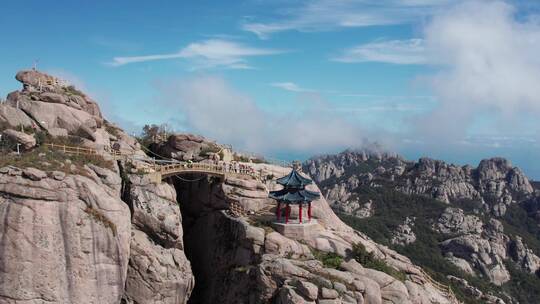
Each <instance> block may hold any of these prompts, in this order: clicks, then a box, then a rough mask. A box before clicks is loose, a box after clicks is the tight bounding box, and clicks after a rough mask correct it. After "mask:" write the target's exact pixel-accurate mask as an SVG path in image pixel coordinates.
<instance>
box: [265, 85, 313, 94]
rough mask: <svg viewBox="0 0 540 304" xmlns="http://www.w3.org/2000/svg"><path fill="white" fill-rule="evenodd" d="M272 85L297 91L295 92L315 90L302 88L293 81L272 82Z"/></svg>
mask: <svg viewBox="0 0 540 304" xmlns="http://www.w3.org/2000/svg"><path fill="white" fill-rule="evenodd" d="M270 85H271V86H273V87H276V88H280V89H283V90H285V91H290V92H297V93H306V92H315V90H311V89H306V88H302V87H300V86H299V85H297V84H296V83H294V82H274V83H271V84H270Z"/></svg>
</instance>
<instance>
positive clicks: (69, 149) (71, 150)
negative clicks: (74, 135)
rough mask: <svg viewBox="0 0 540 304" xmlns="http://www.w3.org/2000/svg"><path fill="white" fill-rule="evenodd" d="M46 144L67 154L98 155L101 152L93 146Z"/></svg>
mask: <svg viewBox="0 0 540 304" xmlns="http://www.w3.org/2000/svg"><path fill="white" fill-rule="evenodd" d="M45 146H47V147H49V148H51V149H53V150H57V151H62V152H64V153H67V154H75V155H98V154H99V153H98V151H97V150H96V149H91V148H84V147H74V146H66V145H59V144H45Z"/></svg>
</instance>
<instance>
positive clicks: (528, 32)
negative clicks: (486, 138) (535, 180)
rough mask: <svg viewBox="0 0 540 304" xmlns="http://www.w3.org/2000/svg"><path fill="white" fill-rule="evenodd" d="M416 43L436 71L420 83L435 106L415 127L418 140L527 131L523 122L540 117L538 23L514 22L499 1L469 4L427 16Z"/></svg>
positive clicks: (532, 20)
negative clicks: (485, 128) (487, 129)
mask: <svg viewBox="0 0 540 304" xmlns="http://www.w3.org/2000/svg"><path fill="white" fill-rule="evenodd" d="M424 39H425V47H426V58H427V60H428V61H430V62H432V63H433V64H435V65H437V66H438V67H439V70H438V72H437V73H436V74H435V75H429V76H428V77H426V78H425V81H427V82H428V84H429V85H430V86H431V88H432V89H433V91H434V93H435V95H436V96H437V99H438V101H439V103H440V104H439V106H438V107H437V108H436V109H435V110H434V111H433V112H431V113H429V114H428V115H427V116H426V117H422V118H421V119H419V121H418V122H417V131H418V132H419V133H420V134H421V135H426V136H427V137H428V138H431V139H434V140H436V139H439V140H440V139H446V140H447V139H449V138H450V139H457V138H462V137H464V136H466V135H467V133H468V132H471V131H474V130H473V129H474V128H475V126H476V125H478V124H484V125H485V124H491V126H492V128H493V130H492V132H495V133H503V134H512V133H515V132H516V131H518V132H520V133H522V134H526V133H528V132H529V131H530V130H527V129H526V128H525V124H526V120H527V117H528V116H529V115H530V114H531V113H535V114H540V85H539V83H540V57H539V56H538V53H539V51H540V23H539V22H538V19H535V18H530V19H525V20H520V19H518V17H517V13H516V11H515V8H514V7H512V6H511V5H509V4H507V3H505V2H502V1H491V2H486V1H472V2H468V3H465V4H462V5H459V6H457V7H455V8H453V9H451V10H448V11H446V12H444V13H442V14H439V15H437V16H435V17H434V18H433V21H432V22H431V23H430V24H428V26H427V27H426V28H425V30H424ZM536 128H538V124H536Z"/></svg>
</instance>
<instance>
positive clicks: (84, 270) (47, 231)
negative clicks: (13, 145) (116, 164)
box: [0, 168, 130, 304]
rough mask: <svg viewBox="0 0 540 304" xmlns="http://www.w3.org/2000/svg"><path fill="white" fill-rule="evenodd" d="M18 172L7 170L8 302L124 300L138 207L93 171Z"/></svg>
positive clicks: (3, 195) (3, 242)
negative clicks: (55, 175)
mask: <svg viewBox="0 0 540 304" xmlns="http://www.w3.org/2000/svg"><path fill="white" fill-rule="evenodd" d="M18 170H19V169H17V168H7V170H4V169H2V170H1V172H5V173H0V214H1V216H2V218H3V224H2V225H0V235H1V238H0V248H1V252H2V255H0V265H2V266H1V267H2V271H1V277H2V280H0V282H1V284H0V302H1V303H29V304H32V303H36V304H37V303H66V301H67V302H70V303H96V304H98V303H118V302H119V301H120V298H121V297H122V294H123V292H124V284H125V280H126V272H127V268H128V258H129V242H130V241H129V240H130V212H129V208H128V206H127V205H126V204H125V203H124V202H123V201H122V200H121V199H120V196H119V193H118V192H117V189H115V186H114V185H113V186H111V185H106V184H104V183H103V182H102V181H101V179H100V178H99V177H98V176H97V175H96V174H95V173H93V171H92V170H90V169H87V174H88V176H89V177H86V176H81V175H67V176H65V177H64V178H63V179H62V180H58V179H56V178H52V174H51V172H42V171H39V170H37V169H27V170H24V171H23V170H20V171H18ZM49 174H51V175H49ZM111 174H114V173H113V172H111ZM49 176H51V177H49ZM117 186H118V185H117Z"/></svg>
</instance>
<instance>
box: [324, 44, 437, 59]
mask: <svg viewBox="0 0 540 304" xmlns="http://www.w3.org/2000/svg"><path fill="white" fill-rule="evenodd" d="M333 60H334V61H339V62H345V63H352V62H385V63H394V64H424V63H427V58H426V50H425V46H424V41H423V40H422V39H409V40H381V41H375V42H371V43H367V44H363V45H359V46H355V47H353V48H350V49H347V50H345V51H343V52H342V54H340V55H339V56H337V57H335V58H333Z"/></svg>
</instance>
